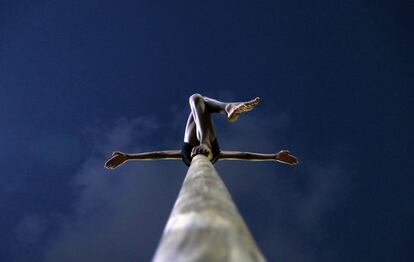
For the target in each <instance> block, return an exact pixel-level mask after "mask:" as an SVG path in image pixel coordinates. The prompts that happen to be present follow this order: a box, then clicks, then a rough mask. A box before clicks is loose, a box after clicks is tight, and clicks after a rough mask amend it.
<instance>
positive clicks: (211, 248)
mask: <svg viewBox="0 0 414 262" xmlns="http://www.w3.org/2000/svg"><path fill="white" fill-rule="evenodd" d="M153 261H154V262H171V261H175V262H184V261H185V262H190V261H223V262H224V261H225V262H233V261H234V262H244V261H246V262H248V261H265V259H264V257H263V255H262V254H261V253H260V251H259V249H258V247H257V245H256V243H255V241H254V240H253V238H252V236H251V234H250V232H249V230H248V228H247V226H246V224H245V223H244V221H243V219H242V217H241V216H240V214H239V212H238V210H237V207H236V205H235V204H234V202H233V200H232V198H231V196H230V193H229V192H228V190H227V188H226V186H225V185H224V183H223V181H222V180H221V178H220V177H219V175H218V174H217V171H216V170H215V168H214V166H213V165H212V164H211V163H210V161H209V160H208V159H207V157H205V156H204V155H197V156H195V157H194V158H193V160H192V162H191V166H190V168H189V169H188V172H187V175H186V178H185V180H184V183H183V186H182V188H181V191H180V193H179V195H178V198H177V201H176V202H175V205H174V207H173V210H172V212H171V215H170V218H169V220H168V222H167V225H166V227H165V229H164V233H163V236H162V238H161V241H160V244H159V246H158V249H157V251H156V253H155V256H154V258H153Z"/></svg>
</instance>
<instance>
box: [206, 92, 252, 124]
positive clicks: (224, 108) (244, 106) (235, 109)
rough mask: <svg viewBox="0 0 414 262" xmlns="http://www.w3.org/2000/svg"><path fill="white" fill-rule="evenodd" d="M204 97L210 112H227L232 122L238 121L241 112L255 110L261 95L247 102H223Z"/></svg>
mask: <svg viewBox="0 0 414 262" xmlns="http://www.w3.org/2000/svg"><path fill="white" fill-rule="evenodd" d="M203 98H204V103H205V104H206V107H207V110H208V111H209V112H211V113H221V114H225V115H226V116H227V119H228V120H229V121H230V122H234V121H236V120H237V119H238V118H239V116H240V113H243V112H248V111H251V110H253V109H254V108H255V107H256V106H257V105H258V104H259V102H260V98H259V97H256V98H255V99H252V100H250V101H246V102H232V103H226V102H221V101H218V100H215V99H212V98H209V97H205V96H204V97H203Z"/></svg>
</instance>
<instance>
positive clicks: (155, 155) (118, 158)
mask: <svg viewBox="0 0 414 262" xmlns="http://www.w3.org/2000/svg"><path fill="white" fill-rule="evenodd" d="M160 159H181V151H180V150H163V151H154V152H144V153H137V154H128V153H123V152H119V151H115V152H113V153H112V157H111V159H109V160H108V161H106V163H105V167H106V168H109V169H114V168H117V167H118V166H120V165H122V164H123V163H125V162H126V161H129V160H160Z"/></svg>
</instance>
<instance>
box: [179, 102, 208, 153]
mask: <svg viewBox="0 0 414 262" xmlns="http://www.w3.org/2000/svg"><path fill="white" fill-rule="evenodd" d="M189 103H190V107H191V114H190V116H189V118H188V121H187V127H186V131H185V136H184V141H185V142H187V143H190V144H191V145H194V146H195V147H194V148H193V152H192V154H193V155H196V154H204V155H206V156H207V157H209V159H211V158H212V157H213V154H212V151H211V145H212V142H213V141H214V140H215V139H216V135H215V131H214V127H213V122H212V120H211V113H210V111H209V110H208V109H207V106H206V104H205V101H204V98H203V97H202V96H201V95H199V94H194V95H192V96H191V97H190V99H189ZM195 138H196V139H195ZM195 141H198V143H199V144H198V143H197V144H194V142H195Z"/></svg>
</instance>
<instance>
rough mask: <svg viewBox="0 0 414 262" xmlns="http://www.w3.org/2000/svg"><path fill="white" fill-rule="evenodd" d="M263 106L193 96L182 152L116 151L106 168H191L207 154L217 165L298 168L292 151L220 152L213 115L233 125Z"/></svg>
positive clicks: (252, 102) (251, 102) (253, 103)
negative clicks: (136, 163)
mask: <svg viewBox="0 0 414 262" xmlns="http://www.w3.org/2000/svg"><path fill="white" fill-rule="evenodd" d="M259 102H260V98H259V97H256V98H255V99H253V100H250V101H247V102H235V103H225V102H221V101H218V100H215V99H212V98H208V97H205V96H202V95H200V94H193V95H191V96H190V98H189V103H190V108H191V113H190V115H189V116H188V120H187V125H186V128H185V134H184V143H183V146H182V149H181V150H164V151H154V152H143V153H133V154H129V153H123V152H120V151H115V152H113V153H112V157H111V158H110V159H109V160H108V161H107V162H106V163H105V167H106V168H109V169H114V168H116V167H118V166H120V165H121V164H123V163H125V162H126V161H129V160H158V159H182V160H183V161H184V163H185V164H186V165H187V166H190V164H191V160H192V158H193V156H195V155H198V154H203V155H205V156H207V158H208V159H209V160H210V161H211V162H212V163H213V164H214V163H215V162H216V161H217V160H250V161H277V162H279V163H283V164H288V165H297V164H298V163H299V161H298V159H297V158H296V157H295V156H293V155H291V154H290V152H289V151H288V150H281V151H279V152H278V153H274V154H262V153H252V152H240V151H220V148H219V144H218V142H217V137H216V133H215V131H214V127H213V121H212V118H211V114H214V113H220V114H223V115H225V116H226V117H227V119H228V120H229V121H230V122H235V121H236V120H237V119H238V118H239V116H240V114H241V113H244V112H248V111H251V110H253V109H254V108H255V107H256V106H257V105H258V104H259Z"/></svg>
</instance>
